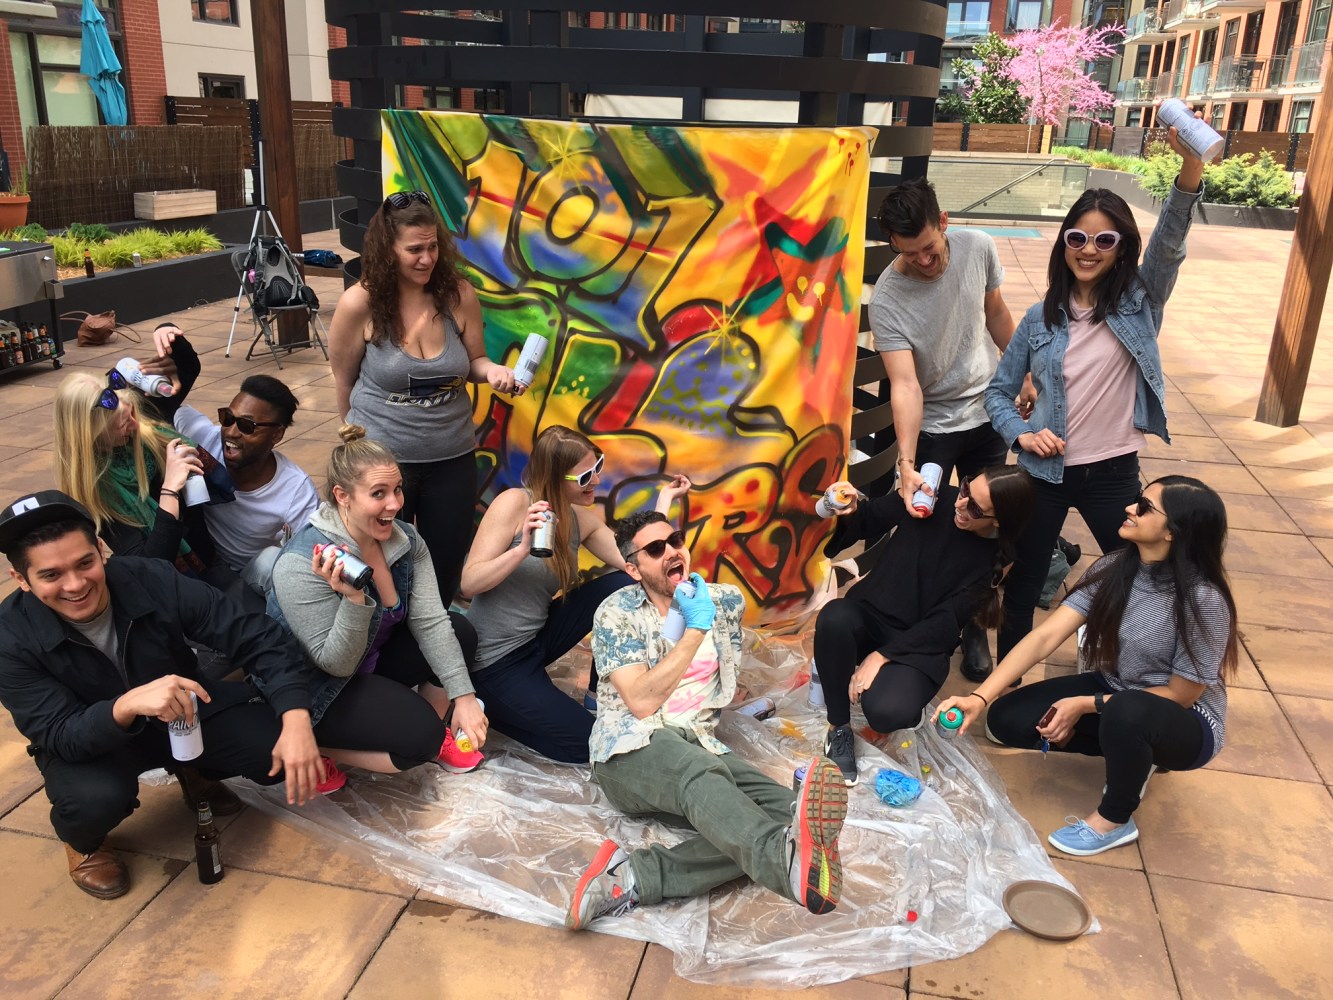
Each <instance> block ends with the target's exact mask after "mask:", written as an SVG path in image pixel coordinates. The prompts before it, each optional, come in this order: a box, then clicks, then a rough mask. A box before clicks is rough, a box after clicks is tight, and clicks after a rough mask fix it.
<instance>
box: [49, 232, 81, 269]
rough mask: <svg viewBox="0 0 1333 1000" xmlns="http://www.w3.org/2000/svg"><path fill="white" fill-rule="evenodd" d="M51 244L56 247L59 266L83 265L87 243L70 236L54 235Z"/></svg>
mask: <svg viewBox="0 0 1333 1000" xmlns="http://www.w3.org/2000/svg"><path fill="white" fill-rule="evenodd" d="M50 243H51V246H52V247H53V248H54V249H55V257H56V266H57V267H82V266H83V251H84V249H85V248H86V246H87V244H85V243H83V241H81V240H76V239H74V238H72V237H69V236H52V237H51V239H50Z"/></svg>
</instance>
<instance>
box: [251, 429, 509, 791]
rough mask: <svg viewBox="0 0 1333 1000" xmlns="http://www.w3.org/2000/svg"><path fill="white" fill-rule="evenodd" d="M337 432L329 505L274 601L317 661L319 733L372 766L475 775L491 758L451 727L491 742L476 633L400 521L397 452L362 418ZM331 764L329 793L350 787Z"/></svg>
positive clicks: (291, 558) (287, 554)
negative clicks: (474, 653)
mask: <svg viewBox="0 0 1333 1000" xmlns="http://www.w3.org/2000/svg"><path fill="white" fill-rule="evenodd" d="M338 434H339V437H341V438H342V441H343V443H342V444H340V445H337V446H336V447H335V448H334V449H333V452H332V454H331V455H330V457H329V468H328V476H327V478H328V485H327V487H326V493H325V497H326V499H325V502H324V503H322V504H321V505H320V506H319V508H318V509H317V510H316V511H315V513H314V514H312V515H311V516H310V522H309V524H307V525H305V527H303V528H301V529H300V530H299V531H298V532H297V533H296V534H295V535H294V536H293V537H292V539H291V541H290V542H288V543H287V545H285V546H284V547H283V550H282V554H281V555H280V556H279V557H278V561H277V564H276V565H275V566H274V569H273V583H272V589H271V590H270V592H269V601H268V612H269V615H270V616H271V617H273V618H274V619H276V620H277V621H279V622H280V623H282V624H283V625H284V626H286V628H287V629H288V630H289V631H290V632H291V633H292V634H293V635H294V636H295V637H296V640H297V642H299V643H300V644H301V648H302V649H303V650H304V651H305V654H306V658H307V659H308V660H309V661H310V662H311V663H312V664H314V666H315V667H317V668H318V671H319V673H318V676H317V679H316V680H315V682H314V690H313V692H312V696H311V700H312V709H311V718H312V720H313V722H314V724H315V737H316V739H317V740H318V741H319V745H320V746H321V747H322V748H326V749H325V752H326V753H327V754H328V755H329V756H330V757H331V758H333V760H335V761H338V762H340V763H345V764H351V765H353V766H356V767H362V768H365V769H367V770H371V771H380V772H385V773H393V772H396V771H403V770H406V769H408V768H410V767H415V766H417V765H418V764H424V763H428V762H430V761H436V762H438V763H439V764H440V765H441V766H442V767H444V768H445V769H446V770H449V771H455V772H460V771H470V770H472V769H473V768H475V767H477V766H478V765H479V764H480V763H481V761H482V755H481V754H480V753H479V752H478V751H477V750H476V749H469V750H467V751H464V750H461V749H460V748H459V747H458V744H457V742H456V741H455V739H454V736H453V733H452V731H451V729H452V728H458V729H461V730H463V731H464V732H465V733H466V734H467V736H468V737H469V739H470V740H471V743H472V746H473V747H474V748H475V747H480V746H481V745H482V744H483V743H485V742H486V728H487V721H486V716H485V715H484V714H483V712H482V707H481V705H480V704H478V702H477V698H476V694H475V693H474V691H473V688H472V683H471V681H470V680H469V679H468V667H467V663H468V659H469V658H470V653H471V650H472V649H474V648H475V646H476V636H475V634H473V632H472V629H471V627H470V626H469V625H468V624H467V621H466V619H464V618H463V616H462V615H455V614H451V613H450V612H448V611H446V609H445V605H444V602H443V601H442V600H441V596H440V591H439V588H438V586H437V585H436V583H435V572H434V567H433V565H432V563H431V558H430V551H429V550H428V549H427V547H426V543H425V541H424V540H423V539H422V537H421V535H420V534H419V533H418V532H417V531H416V530H415V529H414V528H413V527H412V526H411V525H409V524H405V523H404V522H402V521H400V520H397V519H396V516H397V514H398V512H399V511H400V510H401V509H402V506H403V476H402V473H401V471H400V470H399V468H398V463H397V462H396V461H395V460H394V457H393V455H392V453H390V451H389V450H388V449H387V448H385V447H384V446H383V445H381V444H378V443H377V442H375V441H370V440H368V439H367V438H366V436H365V434H366V432H365V429H364V428H362V427H360V426H358V425H355V424H347V425H344V426H343V427H342V428H341V429H340V430H339V432H338ZM344 554H350V555H352V556H354V557H356V558H357V559H360V560H361V561H362V562H363V563H365V564H366V566H368V567H370V576H369V577H368V578H367V579H365V580H359V579H355V578H354V576H355V575H354V574H348V573H346V572H344V562H343V558H342V557H343V556H344ZM413 688H416V689H417V693H414V692H413V690H412V689H413ZM451 708H452V713H453V714H452V724H451V726H450V727H446V726H445V724H444V722H443V721H442V720H443V718H444V716H445V715H446V714H447V713H448V712H449V711H450V709H451ZM325 767H326V773H325V780H324V782H323V784H321V791H324V792H328V791H333V790H336V789H337V788H339V787H341V786H342V784H343V782H344V781H345V779H344V778H343V777H342V775H341V773H340V772H339V771H338V770H337V769H336V768H335V767H333V766H332V764H331V763H330V764H326V766H325Z"/></svg>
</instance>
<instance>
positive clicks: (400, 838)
mask: <svg viewBox="0 0 1333 1000" xmlns="http://www.w3.org/2000/svg"><path fill="white" fill-rule="evenodd" d="M750 638H751V639H753V641H752V642H750V644H749V648H748V649H747V652H746V656H745V660H744V663H743V666H742V681H743V683H744V684H745V686H746V687H748V689H749V691H750V692H751V693H752V694H763V693H767V694H768V695H769V696H770V697H772V698H773V699H774V700H775V701H776V702H777V705H778V711H777V714H776V715H775V716H774V717H773V718H770V719H768V720H766V721H763V722H757V721H755V720H753V719H750V718H747V717H744V716H739V715H736V714H735V713H732V712H727V713H724V715H723V718H722V721H721V723H720V725H719V727H718V735H719V737H720V738H722V739H723V740H724V741H725V742H726V743H727V744H728V745H729V746H731V747H732V748H733V751H734V752H736V753H739V754H741V755H742V756H743V757H744V758H745V759H746V760H749V761H751V762H753V763H754V764H756V765H757V766H758V767H760V768H761V769H763V770H764V771H765V772H767V773H768V774H769V775H771V776H772V777H773V778H774V779H775V780H776V781H780V782H784V783H790V782H791V780H792V771H793V769H794V768H795V767H797V766H799V765H801V764H804V763H807V762H808V761H809V759H810V757H811V755H812V754H813V752H814V748H815V747H816V745H817V741H819V740H822V737H823V732H824V726H825V723H824V717H823V712H822V711H819V712H816V711H815V710H813V709H811V708H809V707H807V705H806V702H805V698H806V688H805V680H806V679H807V677H808V673H807V671H808V667H807V666H806V660H805V658H804V656H803V655H802V654H801V650H800V645H799V640H797V639H791V638H784V639H777V638H757V637H754V636H750ZM588 664H589V657H588V654H587V652H586V651H582V650H575V651H574V652H573V653H571V654H570V655H569V656H567V657H566V658H565V659H564V660H563V661H561V663H559V664H557V666H556V667H555V668H553V669H554V671H555V673H556V676H557V680H558V681H559V682H560V683H561V684H562V686H564V687H566V688H567V689H568V690H570V691H575V690H577V689H578V687H579V686H580V682H581V681H582V680H583V679H586V677H587V670H588ZM492 736H493V738H492V740H491V741H490V742H488V744H487V746H486V754H487V760H486V763H485V765H484V766H483V767H482V768H480V769H479V770H477V771H474V772H472V773H471V774H465V775H454V774H449V773H446V772H444V771H441V770H439V769H437V768H434V767H419V768H415V769H413V770H411V771H408V772H405V773H403V774H399V775H377V774H370V773H367V772H362V771H357V770H352V771H351V773H350V776H349V780H348V782H347V785H346V787H345V788H344V789H343V790H341V791H339V792H336V793H334V794H333V795H331V796H329V797H327V798H323V799H319V800H318V801H315V802H312V803H308V804H307V805H306V806H304V807H303V808H299V809H298V808H294V807H289V806H287V804H286V800H285V792H284V790H283V788H282V786H277V787H275V788H268V789H261V788H258V787H257V786H254V785H250V784H248V783H243V784H241V785H240V786H239V790H240V791H242V793H243V794H244V795H245V797H246V799H247V800H248V801H249V802H250V803H251V804H252V805H256V806H258V807H260V808H262V809H263V810H265V811H266V812H270V813H272V814H275V815H277V816H279V817H280V818H282V819H283V820H285V821H288V822H291V823H293V824H295V825H297V826H299V827H300V828H302V829H303V830H305V831H307V832H310V833H314V834H316V835H317V836H320V837H322V838H324V839H325V840H326V841H327V842H329V843H330V844H336V845H338V846H340V847H344V848H351V849H353V850H357V851H360V852H362V853H363V854H364V856H365V857H366V859H367V862H368V863H372V864H375V865H377V866H379V867H380V868H382V869H383V870H385V871H387V872H389V873H391V874H393V875H395V876H397V877H399V878H401V879H404V880H406V881H408V882H411V883H415V884H416V885H418V886H420V887H422V888H425V889H428V890H430V891H431V892H433V893H436V894H438V895H440V896H443V897H445V898H447V899H451V900H454V901H456V902H457V903H459V904H461V905H465V906H469V907H473V908H476V909H478V910H485V911H489V912H493V913H498V914H502V915H504V916H507V917H513V918H515V919H518V920H525V921H528V922H531V923H538V924H546V925H550V926H559V925H561V924H562V923H563V921H564V916H565V911H566V909H567V907H568V904H569V900H570V894H571V892H572V890H573V888H574V884H575V882H576V881H577V879H578V876H579V875H580V874H581V873H582V871H583V869H584V868H585V867H586V866H587V864H588V862H589V861H590V860H591V858H592V855H593V854H594V853H595V851H596V850H597V847H598V845H599V844H600V843H601V841H602V840H603V839H604V838H606V837H610V838H612V839H614V840H616V841H617V842H618V843H620V844H621V845H623V846H625V847H626V848H627V849H632V848H634V847H637V846H641V845H645V844H648V843H650V842H661V843H666V844H671V843H675V842H677V841H679V840H682V839H684V837H685V836H687V835H688V832H687V831H686V830H684V829H683V828H681V827H675V826H670V825H666V824H663V823H661V822H658V821H655V820H650V819H645V818H642V817H638V818H634V817H628V816H624V815H622V814H619V813H617V812H616V811H615V810H614V809H613V808H612V806H611V805H610V804H609V803H608V802H607V801H606V798H605V796H604V795H603V794H602V793H601V791H600V789H599V788H598V787H597V785H596V784H595V783H593V782H592V781H591V780H590V777H589V770H588V768H586V767H572V766H569V765H559V764H553V763H551V762H549V761H546V760H545V759H543V758H539V757H538V756H537V755H535V754H533V753H532V752H531V751H528V750H527V749H526V748H524V747H522V746H520V745H518V744H516V743H514V742H512V741H508V740H505V739H504V738H503V737H501V736H500V735H499V734H497V733H493V734H492ZM858 753H859V755H860V758H861V765H862V766H861V781H860V783H859V784H858V785H857V786H856V787H854V788H852V789H851V796H850V811H849V814H848V818H847V824H846V826H845V828H844V832H843V834H842V839H841V848H842V857H843V866H844V890H843V898H842V902H841V903H840V904H839V906H838V909H837V910H836V912H834V913H832V914H830V915H828V916H823V917H816V916H813V915H811V914H809V913H807V912H806V911H805V910H804V909H802V908H801V907H799V906H797V905H796V904H794V903H792V902H789V901H788V900H786V899H783V898H780V897H779V896H777V895H776V894H774V893H772V892H769V891H768V890H766V889H763V888H761V887H760V886H757V885H755V884H753V883H751V882H749V881H748V880H743V879H742V880H738V881H737V882H734V883H731V884H728V885H725V886H722V887H720V888H718V889H716V890H714V891H713V893H712V894H711V896H710V897H708V898H699V899H692V900H679V901H672V902H668V903H666V904H663V905H660V906H652V907H640V908H639V909H637V910H635V911H633V912H631V913H630V914H628V915H626V916H623V917H615V918H606V919H603V920H599V921H597V922H595V923H594V924H593V925H592V932H600V933H605V934H614V935H617V936H621V937H628V938H634V939H638V940H645V941H655V942H657V943H658V944H661V945H663V946H665V947H667V948H670V949H671V950H672V952H674V953H675V971H676V972H677V974H679V975H681V976H683V977H685V978H687V979H692V980H695V981H698V982H706V983H733V984H746V985H764V986H770V987H789V988H797V987H806V986H813V985H817V984H820V983H830V982H837V981H841V980H845V979H851V978H854V977H858V976H866V975H871V974H873V973H877V972H884V971H887V970H890V969H899V968H903V967H905V966H908V965H919V964H922V963H925V962H930V961H935V960H938V959H947V958H955V957H957V956H959V955H964V954H966V953H968V952H970V951H974V950H976V949H977V948H979V947H981V945H983V944H984V943H985V942H986V941H987V940H988V939H989V938H990V937H991V936H992V935H993V934H995V933H996V932H998V931H1001V930H1004V929H1005V928H1007V927H1010V926H1011V924H1010V921H1009V918H1008V917H1007V916H1006V915H1005V912H1004V909H1003V906H1002V903H1001V900H1002V898H1003V895H1004V891H1005V889H1006V888H1007V887H1008V886H1009V885H1010V884H1012V883H1013V882H1016V881H1019V880H1022V879H1041V880H1044V881H1048V882H1054V883H1056V884H1058V885H1063V886H1066V887H1069V888H1073V887H1072V886H1071V885H1070V883H1069V882H1068V881H1066V880H1065V879H1064V878H1063V877H1061V876H1060V875H1059V874H1058V873H1057V872H1056V871H1055V869H1054V868H1053V867H1052V866H1051V863H1050V861H1049V860H1048V859H1047V856H1046V853H1045V851H1044V850H1043V849H1042V847H1041V846H1040V845H1039V844H1038V842H1037V839H1036V836H1035V834H1034V833H1033V831H1032V828H1031V827H1030V826H1029V825H1028V823H1027V822H1026V821H1025V820H1024V819H1023V818H1022V817H1021V816H1019V815H1018V813H1017V812H1016V811H1015V810H1014V808H1013V807H1012V806H1011V805H1010V804H1009V801H1008V799H1007V798H1006V797H1005V791H1004V786H1003V783H1002V782H1001V780H1000V778H999V776H998V775H997V774H996V773H995V771H994V770H993V769H992V768H991V766H990V764H989V763H988V762H987V761H986V759H985V757H984V756H983V755H982V754H981V753H980V751H979V750H978V749H977V748H976V746H975V745H974V743H973V740H972V738H971V737H970V736H966V737H963V738H961V739H958V740H955V741H945V740H943V739H942V738H941V737H940V736H939V735H938V734H937V733H936V730H935V727H934V726H933V725H923V726H919V727H918V728H917V729H916V730H909V731H904V732H899V733H895V734H891V735H890V736H888V737H884V738H880V739H878V740H876V742H875V745H870V744H867V743H866V742H865V741H864V740H858ZM880 767H893V768H896V769H898V770H901V771H904V772H907V773H909V774H913V775H921V776H922V777H923V778H924V780H925V781H926V782H927V788H926V790H925V792H924V793H923V794H922V796H921V798H920V799H919V800H917V802H916V803H915V804H913V805H912V806H910V807H907V808H902V809H894V808H891V807H889V806H886V805H884V804H883V803H882V802H880V800H879V799H878V798H877V797H876V795H875V783H874V776H875V774H876V773H877V770H878V768H880ZM909 911H911V912H914V913H915V914H916V918H915V920H912V919H909ZM1095 928H1096V924H1094V929H1095Z"/></svg>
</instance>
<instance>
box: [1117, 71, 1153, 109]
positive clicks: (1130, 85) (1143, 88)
mask: <svg viewBox="0 0 1333 1000" xmlns="http://www.w3.org/2000/svg"><path fill="white" fill-rule="evenodd" d="M1115 90H1116V99H1117V100H1119V101H1120V102H1121V103H1122V104H1149V103H1151V102H1152V100H1153V99H1154V98H1155V97H1156V96H1157V81H1156V80H1154V79H1152V78H1151V77H1142V76H1138V77H1134V78H1133V79H1130V80H1121V81H1120V82H1119V83H1118V84H1116V88H1115Z"/></svg>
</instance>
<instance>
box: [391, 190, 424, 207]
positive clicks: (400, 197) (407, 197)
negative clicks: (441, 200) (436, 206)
mask: <svg viewBox="0 0 1333 1000" xmlns="http://www.w3.org/2000/svg"><path fill="white" fill-rule="evenodd" d="M414 201H419V202H421V204H423V205H429V204H430V195H428V194H426V192H425V191H395V192H394V193H393V194H391V195H389V197H387V198H385V199H384V207H385V208H406V207H407V206H408V205H410V204H412V202H414Z"/></svg>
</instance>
